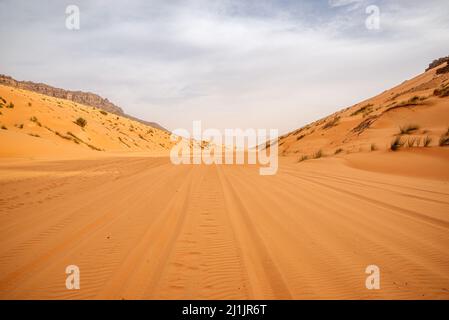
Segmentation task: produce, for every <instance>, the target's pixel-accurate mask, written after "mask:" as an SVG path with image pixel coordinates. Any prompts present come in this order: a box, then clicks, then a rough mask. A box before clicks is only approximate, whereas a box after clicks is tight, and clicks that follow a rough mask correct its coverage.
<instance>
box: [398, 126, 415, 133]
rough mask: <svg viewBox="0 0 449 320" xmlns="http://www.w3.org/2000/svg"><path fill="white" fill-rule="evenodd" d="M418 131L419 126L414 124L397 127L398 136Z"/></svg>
mask: <svg viewBox="0 0 449 320" xmlns="http://www.w3.org/2000/svg"><path fill="white" fill-rule="evenodd" d="M418 129H419V126H418V125H416V124H408V125H405V126H400V127H399V131H400V134H410V133H412V132H413V131H416V130H418Z"/></svg>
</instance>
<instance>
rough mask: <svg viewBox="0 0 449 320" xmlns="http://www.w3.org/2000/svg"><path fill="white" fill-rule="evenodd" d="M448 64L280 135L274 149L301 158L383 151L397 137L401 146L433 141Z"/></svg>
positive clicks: (446, 111) (448, 117)
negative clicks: (278, 144) (278, 143)
mask: <svg viewBox="0 0 449 320" xmlns="http://www.w3.org/2000/svg"><path fill="white" fill-rule="evenodd" d="M447 69H448V67H447V63H446V62H445V63H443V64H442V65H439V66H437V67H434V68H432V69H430V70H428V71H426V72H425V73H423V74H421V75H419V76H417V77H415V78H413V79H411V80H408V81H405V82H404V83H402V84H401V85H399V86H397V87H394V88H392V89H390V90H387V91H385V92H383V93H382V94H380V95H378V96H376V97H373V98H371V99H368V100H366V101H363V102H361V103H358V104H356V105H354V106H352V107H349V108H346V109H344V110H341V111H339V112H336V113H334V114H332V115H330V116H328V117H326V118H324V119H321V120H318V121H316V122H314V123H311V124H309V125H307V126H305V127H303V128H301V129H298V130H296V131H293V132H291V133H289V134H288V135H285V136H283V137H281V138H280V141H279V142H280V147H279V152H280V153H281V154H282V155H296V156H298V157H300V158H303V159H305V158H306V157H307V158H313V157H316V154H317V153H320V154H321V155H328V156H329V155H334V154H340V153H354V152H360V151H370V150H373V151H374V150H388V149H390V145H391V142H392V141H393V140H394V139H395V138H396V137H399V140H400V141H399V142H400V144H402V145H403V147H408V146H409V144H410V145H411V146H413V147H423V146H438V144H439V140H440V137H441V136H442V135H443V136H444V135H447V134H448V129H449V73H448V70H447ZM438 70H443V71H438ZM444 71H445V72H444Z"/></svg>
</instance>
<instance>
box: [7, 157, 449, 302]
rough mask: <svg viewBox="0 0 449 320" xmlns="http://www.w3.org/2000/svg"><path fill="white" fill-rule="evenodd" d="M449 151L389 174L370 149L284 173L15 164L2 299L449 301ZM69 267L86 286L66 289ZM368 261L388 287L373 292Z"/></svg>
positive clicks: (148, 164) (113, 163)
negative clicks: (372, 158) (74, 267)
mask: <svg viewBox="0 0 449 320" xmlns="http://www.w3.org/2000/svg"><path fill="white" fill-rule="evenodd" d="M448 151H449V150H446V149H443V150H431V151H430V152H425V153H420V152H415V151H406V152H403V153H402V154H401V155H403V156H404V157H401V158H400V159H396V154H393V153H383V154H379V156H380V157H383V160H384V161H385V162H384V163H386V164H385V167H375V166H373V165H371V164H370V163H366V161H368V162H369V159H367V158H369V157H368V155H369V153H366V154H365V155H362V154H358V155H354V156H353V157H348V159H318V160H311V161H307V162H304V163H302V164H301V165H298V164H297V163H296V161H293V159H289V158H286V159H283V160H282V162H281V167H280V169H279V172H278V174H277V175H274V176H260V175H259V173H258V170H257V168H256V167H255V166H238V165H227V166H226V165H221V166H217V165H213V166H206V165H200V166H198V165H181V166H174V165H172V164H171V163H170V161H169V159H168V158H163V157H159V158H158V157H126V158H121V157H110V158H103V159H84V160H81V159H78V160H61V161H56V160H52V161H48V160H46V161H35V160H23V161H14V162H12V161H6V160H5V161H3V162H2V164H1V165H0V177H1V182H0V183H1V190H2V195H1V202H0V270H1V273H0V290H1V291H0V297H1V298H3V299H6V298H8V299H11V298H13V299H15V298H20V299H31V298H37V299H101V298H113V299H136V298H143V299H225V298H226V299H247V298H249V299H316V298H324V299H340V298H341V299H359V298H360V299H372V298H374V299H384V298H385V299H386V298H388V299H390V298H393V299H430V298H435V299H449V272H448V271H449V256H448V255H447V250H448V248H449V232H448V231H449V214H448V213H449V172H448V170H447V164H448V161H447V159H448V156H449V154H448ZM432 153H437V154H436V155H434V154H432ZM435 159H440V160H439V161H435ZM441 159H443V160H441ZM417 162H419V163H420V166H423V167H427V168H428V167H431V168H432V169H431V171H434V172H439V173H440V174H439V175H434V176H433V177H431V178H429V177H428V174H427V173H426V172H422V171H421V170H419V168H417V167H416V163H417ZM362 167H364V168H365V169H361V168H362ZM395 167H396V168H402V169H403V170H404V171H402V172H399V173H398V174H396V173H394V171H395V170H394V169H395ZM406 169H407V170H409V172H414V173H416V174H413V175H407V172H405V170H406ZM72 264H75V265H77V266H79V268H80V278H81V282H80V285H81V289H80V290H67V289H66V288H65V278H66V276H67V275H66V274H65V268H66V266H68V265H72ZM371 264H375V265H377V266H379V268H380V270H381V290H367V289H366V288H365V279H366V277H367V275H366V274H365V268H366V267H367V266H368V265H371Z"/></svg>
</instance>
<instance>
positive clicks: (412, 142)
mask: <svg viewBox="0 0 449 320" xmlns="http://www.w3.org/2000/svg"><path fill="white" fill-rule="evenodd" d="M416 141H417V140H416V138H415V137H409V138H408V139H407V147H408V148H413V146H414V145H415V143H416ZM418 145H419V143H418Z"/></svg>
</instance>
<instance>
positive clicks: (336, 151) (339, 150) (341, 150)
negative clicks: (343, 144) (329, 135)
mask: <svg viewBox="0 0 449 320" xmlns="http://www.w3.org/2000/svg"><path fill="white" fill-rule="evenodd" d="M342 152H343V149H342V148H338V149H337V150H335V152H334V154H339V153H342Z"/></svg>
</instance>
